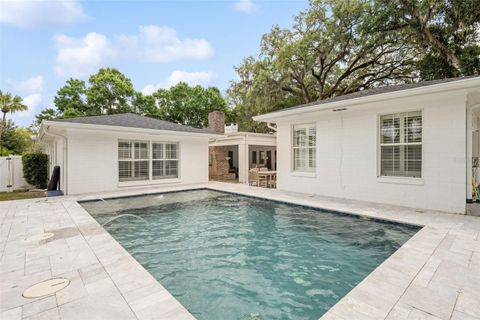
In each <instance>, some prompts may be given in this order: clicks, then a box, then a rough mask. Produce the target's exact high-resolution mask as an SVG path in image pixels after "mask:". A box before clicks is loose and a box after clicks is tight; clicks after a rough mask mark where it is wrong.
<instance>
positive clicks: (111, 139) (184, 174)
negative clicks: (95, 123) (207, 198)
mask: <svg viewBox="0 0 480 320" xmlns="http://www.w3.org/2000/svg"><path fill="white" fill-rule="evenodd" d="M119 139H126V140H147V141H148V140H152V141H161V142H178V143H179V144H180V179H179V181H176V182H175V183H182V184H190V183H202V182H207V181H208V139H207V138H186V137H180V136H158V135H155V136H152V135H142V134H112V133H101V132H95V131H89V132H88V131H85V130H82V131H73V130H70V131H69V132H68V193H69V194H81V193H92V192H100V191H113V190H119V189H126V188H131V187H138V186H145V185H148V184H149V183H150V182H135V184H136V185H135V186H121V185H120V184H119V181H118V149H117V147H118V140H119ZM153 183H155V184H162V183H165V181H162V180H155V181H154V182H153Z"/></svg>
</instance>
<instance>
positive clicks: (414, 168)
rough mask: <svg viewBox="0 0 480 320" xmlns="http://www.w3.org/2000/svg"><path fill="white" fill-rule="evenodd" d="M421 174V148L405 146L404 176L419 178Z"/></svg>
mask: <svg viewBox="0 0 480 320" xmlns="http://www.w3.org/2000/svg"><path fill="white" fill-rule="evenodd" d="M421 172H422V146H421V145H414V146H405V176H407V177H415V178H420V177H421Z"/></svg>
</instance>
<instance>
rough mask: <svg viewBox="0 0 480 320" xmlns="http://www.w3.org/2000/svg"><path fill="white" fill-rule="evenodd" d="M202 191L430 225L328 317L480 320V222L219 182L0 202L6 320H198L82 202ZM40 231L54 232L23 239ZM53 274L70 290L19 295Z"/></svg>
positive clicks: (1, 296) (1, 298)
mask: <svg viewBox="0 0 480 320" xmlns="http://www.w3.org/2000/svg"><path fill="white" fill-rule="evenodd" d="M197 188H210V189H214V190H219V191H226V192H234V193H238V194H243V195H249V196H255V197H261V198H267V199H271V200H278V201H283V202H289V203H295V204H301V205H306V206H311V207H317V208H323V209H328V210H335V211H342V212H349V213H353V214H358V215H362V216H364V217H370V218H378V219H383V220H390V221H396V222H402V223H409V224H415V225H420V226H424V227H423V228H422V229H421V230H420V231H419V232H418V233H417V234H415V235H414V236H413V237H412V238H411V239H410V240H409V241H407V242H406V243H405V244H404V245H403V246H402V247H401V248H400V249H399V250H397V251H396V252H395V253H394V254H393V255H392V256H390V257H389V258H388V259H387V260H386V261H385V262H384V263H382V264H381V265H380V266H379V267H378V268H377V269H375V270H374V271H373V272H372V273H371V274H370V275H368V276H367V277H366V278H365V279H364V280H363V281H362V282H361V283H360V284H359V285H358V286H356V287H355V288H354V289H353V290H352V291H350V293H348V294H347V295H346V296H345V297H343V298H342V299H341V300H340V301H339V302H338V303H337V304H336V305H335V306H333V307H332V308H331V309H330V310H329V311H328V312H327V313H326V314H325V315H324V316H323V317H322V319H323V320H330V319H339V320H351V319H432V320H435V319H443V320H448V319H466V320H468V319H478V320H480V218H479V217H472V216H463V215H452V214H445V213H440V212H434V211H420V210H415V209H412V208H405V207H395V206H390V205H382V204H373V203H366V202H359V201H351V200H343V199H334V198H327V197H320V196H309V195H306V194H297V193H291V192H283V191H279V190H274V189H263V188H257V187H249V186H245V185H240V184H228V183H221V182H210V183H207V184H198V185H190V186H168V187H167V186H164V187H151V188H145V189H136V190H125V191H118V192H105V193H102V194H95V195H81V196H65V197H57V198H48V199H38V198H37V199H28V200H16V201H6V202H0V223H1V225H0V250H1V251H0V254H1V260H0V319H2V320H6V319H194V317H193V316H192V315H191V314H190V313H189V312H188V311H187V310H186V309H185V308H184V307H183V306H182V305H181V304H180V303H179V302H178V301H177V300H176V299H175V298H174V297H173V296H172V295H170V293H168V291H167V290H166V289H165V288H164V287H163V286H162V285H161V284H160V283H158V282H157V281H156V280H155V279H154V278H153V277H152V276H151V275H150V274H149V273H148V272H147V271H146V270H145V269H144V268H143V267H142V266H141V265H140V264H139V263H138V262H137V261H136V260H135V259H134V258H133V257H131V256H130V255H129V254H128V252H126V251H125V249H123V247H121V246H120V245H119V244H118V243H117V242H116V241H115V240H114V239H113V238H112V237H111V236H110V234H108V233H107V232H106V231H105V230H104V229H103V228H102V227H101V226H100V225H99V224H98V223H97V222H96V221H95V220H94V219H93V218H92V217H91V216H90V215H89V214H88V213H87V212H86V211H85V210H84V209H83V208H82V207H81V206H80V205H79V204H78V202H77V201H80V200H89V199H98V198H108V197H120V196H127V195H135V194H149V193H160V192H166V191H178V190H184V189H197ZM44 232H52V233H54V234H55V235H54V237H52V238H50V239H47V240H42V241H36V242H26V241H24V239H25V238H27V237H28V236H32V235H36V234H41V233H44ZM56 277H65V278H68V279H70V281H71V283H70V285H69V286H68V287H66V288H65V289H63V290H61V291H59V292H57V293H56V294H54V295H50V296H47V297H44V298H37V299H26V298H23V297H22V292H23V291H24V290H25V289H27V288H28V287H30V286H32V285H34V284H36V283H38V282H41V281H44V280H48V279H51V278H56Z"/></svg>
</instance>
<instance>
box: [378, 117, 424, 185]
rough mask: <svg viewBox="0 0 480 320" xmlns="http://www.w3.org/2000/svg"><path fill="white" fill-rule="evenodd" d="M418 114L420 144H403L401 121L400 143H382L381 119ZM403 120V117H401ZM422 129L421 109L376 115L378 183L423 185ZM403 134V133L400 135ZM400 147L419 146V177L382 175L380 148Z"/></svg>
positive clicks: (402, 125) (401, 125)
mask: <svg viewBox="0 0 480 320" xmlns="http://www.w3.org/2000/svg"><path fill="white" fill-rule="evenodd" d="M415 112H420V115H421V117H422V133H421V142H407V143H405V142H404V141H403V139H402V136H403V138H404V124H403V121H400V123H401V124H400V142H399V143H382V117H384V116H388V115H394V114H408V113H415ZM402 119H404V117H402ZM424 128H425V113H424V112H423V108H412V109H408V110H402V111H392V112H385V113H381V114H378V115H377V178H378V179H379V182H387V183H400V184H403V183H406V184H423V175H424V163H425V157H424V150H425V148H424ZM402 132H403V133H402ZM401 145H421V146H422V152H421V157H422V158H421V165H420V170H421V171H420V176H419V177H409V176H394V175H382V146H401Z"/></svg>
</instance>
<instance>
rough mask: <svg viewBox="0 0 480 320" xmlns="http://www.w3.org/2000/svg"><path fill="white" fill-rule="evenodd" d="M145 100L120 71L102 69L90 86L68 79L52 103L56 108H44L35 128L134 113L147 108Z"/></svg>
mask: <svg viewBox="0 0 480 320" xmlns="http://www.w3.org/2000/svg"><path fill="white" fill-rule="evenodd" d="M145 99H146V98H144V97H143V96H142V94H141V93H140V92H136V91H135V90H134V88H133V84H132V82H131V80H130V79H128V78H127V77H126V76H125V75H124V74H122V73H121V72H120V71H118V70H117V69H113V68H106V69H100V70H98V72H97V73H96V74H93V75H91V76H90V78H89V80H88V84H87V83H86V82H85V81H83V80H78V79H73V78H70V79H69V80H67V82H66V83H65V85H64V86H63V87H61V88H60V89H59V90H58V91H57V94H56V96H55V98H54V100H53V101H54V104H55V107H56V108H46V109H44V110H43V111H42V112H40V113H39V114H38V115H36V119H35V121H34V123H33V124H32V126H33V127H38V126H39V125H40V123H41V122H42V121H43V120H52V119H62V118H75V117H84V116H96V115H103V114H114V113H125V112H135V111H136V109H142V107H144V108H145V109H148V108H146V107H145V106H144V103H142V101H144V100H145ZM152 101H153V99H150V102H152ZM153 105H154V103H153Z"/></svg>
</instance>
